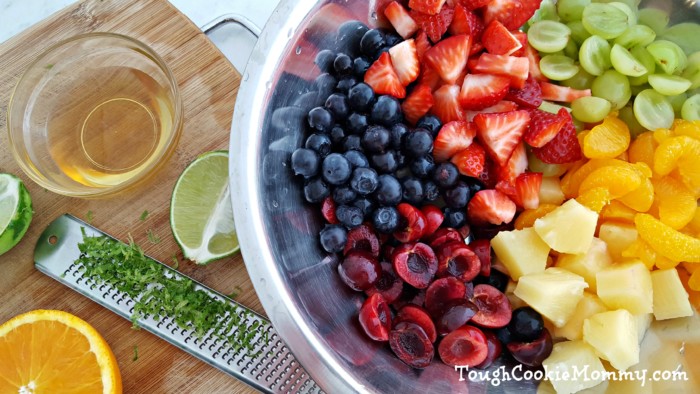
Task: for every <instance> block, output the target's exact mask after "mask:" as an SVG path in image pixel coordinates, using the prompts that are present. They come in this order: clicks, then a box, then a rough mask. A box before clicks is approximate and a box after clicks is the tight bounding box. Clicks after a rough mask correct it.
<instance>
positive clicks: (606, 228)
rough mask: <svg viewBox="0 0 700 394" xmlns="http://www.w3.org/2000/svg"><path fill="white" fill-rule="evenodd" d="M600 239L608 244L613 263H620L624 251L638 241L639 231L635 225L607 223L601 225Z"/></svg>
mask: <svg viewBox="0 0 700 394" xmlns="http://www.w3.org/2000/svg"><path fill="white" fill-rule="evenodd" d="M598 237H599V238H600V239H602V240H603V241H605V243H606V244H608V251H609V252H610V256H611V257H612V258H613V261H620V260H622V251H623V250H625V249H627V248H628V247H629V246H630V245H631V244H632V243H633V242H634V241H636V240H637V229H636V228H635V227H634V225H633V224H626V223H617V222H607V223H603V224H601V225H600V230H599V231H598Z"/></svg>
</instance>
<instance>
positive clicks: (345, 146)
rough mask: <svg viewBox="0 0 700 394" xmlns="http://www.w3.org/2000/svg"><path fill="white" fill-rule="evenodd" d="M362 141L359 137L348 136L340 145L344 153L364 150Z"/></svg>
mask: <svg viewBox="0 0 700 394" xmlns="http://www.w3.org/2000/svg"><path fill="white" fill-rule="evenodd" d="M361 141H362V140H361V139H360V136H359V135H348V136H346V137H345V138H343V141H342V142H341V143H340V145H341V148H342V150H343V152H347V151H351V150H362V142H361Z"/></svg>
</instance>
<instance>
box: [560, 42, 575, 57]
mask: <svg viewBox="0 0 700 394" xmlns="http://www.w3.org/2000/svg"><path fill="white" fill-rule="evenodd" d="M562 54H563V55H564V56H566V57H570V58H572V59H573V60H578V45H576V43H575V42H574V40H569V42H567V43H566V47H564V50H563V51H562Z"/></svg>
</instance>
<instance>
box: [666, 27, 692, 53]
mask: <svg viewBox="0 0 700 394" xmlns="http://www.w3.org/2000/svg"><path fill="white" fill-rule="evenodd" d="M698 37H700V25H698V24H697V23H695V22H685V23H679V24H677V25H673V26H671V27H669V28H668V29H666V31H664V33H663V34H662V35H661V38H663V39H664V40H669V41H671V42H675V43H676V44H678V46H680V47H681V48H683V51H685V53H693V52H697V51H700V39H698Z"/></svg>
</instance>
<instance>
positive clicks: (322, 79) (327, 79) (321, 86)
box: [314, 74, 338, 103]
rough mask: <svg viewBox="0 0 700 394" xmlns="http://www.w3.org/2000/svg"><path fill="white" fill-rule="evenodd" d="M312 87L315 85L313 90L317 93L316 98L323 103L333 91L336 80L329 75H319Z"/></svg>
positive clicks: (336, 83)
mask: <svg viewBox="0 0 700 394" xmlns="http://www.w3.org/2000/svg"><path fill="white" fill-rule="evenodd" d="M314 85H316V86H315V89H314V90H316V91H318V98H319V99H320V101H321V103H323V102H324V101H325V100H326V98H328V96H330V95H331V93H333V90H335V87H336V86H337V85H338V80H337V79H335V77H334V76H332V75H330V74H321V75H319V76H318V77H316V80H315V82H314Z"/></svg>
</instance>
